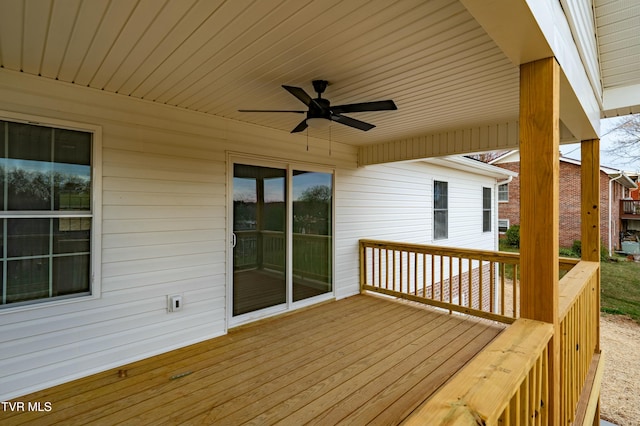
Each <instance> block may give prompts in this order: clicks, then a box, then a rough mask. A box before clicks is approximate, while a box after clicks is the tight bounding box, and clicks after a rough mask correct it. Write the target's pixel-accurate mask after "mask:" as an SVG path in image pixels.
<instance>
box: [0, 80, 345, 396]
mask: <svg viewBox="0 0 640 426" xmlns="http://www.w3.org/2000/svg"><path fill="white" fill-rule="evenodd" d="M0 110H5V111H11V112H14V113H22V114H31V115H35V116H40V117H42V118H43V122H45V121H46V118H52V119H59V120H68V121H73V122H78V123H89V124H93V125H99V126H101V127H102V152H101V153H100V154H99V161H101V164H102V188H103V192H102V198H103V200H102V201H103V204H102V219H103V222H102V224H103V227H102V253H101V255H102V292H101V297H100V298H98V299H93V300H80V299H76V300H73V301H71V302H66V303H63V304H40V305H32V306H31V307H27V308H10V309H0V347H1V350H0V383H2V384H1V385H0V398H2V400H6V399H7V398H11V397H13V396H17V395H20V394H24V393H27V392H29V391H32V390H35V389H38V388H42V387H46V386H49V385H52V384H56V383H60V382H62V381H66V380H69V379H71V378H75V377H80V376H83V375H86V374H88V373H92V372H97V371H101V370H105V369H108V368H111V367H115V366H117V365H121V364H123V363H125V362H128V361H132V360H136V359H140V358H143V357H146V356H149V355H152V354H156V353H160V352H163V351H166V350H168V349H171V348H176V347H180V346H184V345H187V344H189V343H193V342H197V341H201V340H205V339H207V338H211V337H213V336H217V335H220V334H223V333H224V332H225V331H226V325H225V318H226V313H225V308H226V302H225V300H226V279H227V273H226V271H227V269H226V255H227V254H226V248H227V244H226V235H227V233H226V227H227V217H226V216H227V210H226V207H225V202H226V201H225V200H226V173H227V165H226V152H227V151H233V152H239V153H246V154H251V155H258V156H269V157H282V158H286V159H288V160H292V161H298V162H314V163H321V164H329V165H333V166H337V167H345V165H346V166H350V167H353V168H355V167H356V163H357V161H356V160H357V155H356V149H355V148H352V147H348V146H345V145H340V144H336V143H334V144H333V145H332V147H331V156H329V146H328V143H326V142H324V141H318V140H314V139H310V140H309V151H307V140H306V137H304V136H300V135H290V134H288V133H282V132H277V131H272V130H270V129H265V128H260V127H257V126H249V125H243V124H242V123H238V122H231V121H227V120H222V119H216V118H215V117H211V116H207V115H204V114H199V113H194V112H187V111H181V110H178V109H175V108H170V107H165V106H162V105H156V104H151V103H149V102H142V101H139V100H135V99H128V98H125V97H122V96H117V95H112V94H108V93H103V92H100V91H97V90H93V89H85V88H79V87H75V86H70V85H67V84H63V83H55V82H52V81H48V80H45V79H41V78H35V77H30V76H27V75H23V74H19V73H13V72H8V71H5V70H0ZM293 119H295V120H297V117H293ZM170 294H182V295H183V302H184V303H183V305H184V308H183V310H182V311H181V312H176V313H167V311H166V297H167V295H170Z"/></svg>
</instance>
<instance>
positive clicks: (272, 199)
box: [231, 163, 333, 317]
mask: <svg viewBox="0 0 640 426" xmlns="http://www.w3.org/2000/svg"><path fill="white" fill-rule="evenodd" d="M232 197H233V212H232V223H233V235H232V245H233V258H232V262H233V282H232V294H231V298H232V303H231V305H232V316H233V317H239V316H242V315H245V314H250V313H252V312H257V311H264V310H268V309H269V308H274V307H275V308H276V309H278V308H281V309H282V310H284V309H287V308H290V307H292V306H295V304H296V303H301V302H302V301H304V300H307V299H310V298H313V297H319V296H322V295H326V294H327V293H331V292H332V291H333V283H332V280H333V265H332V260H333V242H332V235H333V220H332V212H333V174H332V173H331V172H316V171H305V170H298V169H294V168H289V167H282V168H278V167H267V166H261V165H250V164H239V163H236V164H233V181H232ZM258 316H259V315H258Z"/></svg>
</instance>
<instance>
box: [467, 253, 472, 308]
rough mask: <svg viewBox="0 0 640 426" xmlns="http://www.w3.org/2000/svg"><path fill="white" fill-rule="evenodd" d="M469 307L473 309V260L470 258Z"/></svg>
mask: <svg viewBox="0 0 640 426" xmlns="http://www.w3.org/2000/svg"><path fill="white" fill-rule="evenodd" d="M467 274H468V275H469V307H470V308H473V259H471V258H469V271H468V272H467Z"/></svg>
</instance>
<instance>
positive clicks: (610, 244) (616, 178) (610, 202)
mask: <svg viewBox="0 0 640 426" xmlns="http://www.w3.org/2000/svg"><path fill="white" fill-rule="evenodd" d="M622 176H624V173H622V172H620V174H619V175H618V177H615V178H612V179H609V257H611V256H613V244H612V242H613V241H612V240H613V238H612V236H611V225H612V223H611V216H612V215H611V208H612V206H613V203H612V198H613V182H615V181H617V180H618V179H620V178H621V177H622Z"/></svg>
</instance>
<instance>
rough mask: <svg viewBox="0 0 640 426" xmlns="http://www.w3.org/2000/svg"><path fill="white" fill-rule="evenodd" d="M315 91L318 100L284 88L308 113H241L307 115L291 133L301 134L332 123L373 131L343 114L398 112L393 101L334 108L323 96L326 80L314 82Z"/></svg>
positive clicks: (362, 122) (368, 125) (245, 110)
mask: <svg viewBox="0 0 640 426" xmlns="http://www.w3.org/2000/svg"><path fill="white" fill-rule="evenodd" d="M312 83H313V89H314V90H315V91H316V93H318V97H317V98H315V99H314V98H311V96H309V95H308V94H307V92H305V91H304V90H303V89H301V88H299V87H293V86H286V85H283V86H282V87H283V88H284V89H285V90H287V91H288V92H289V93H291V94H292V95H293V96H295V97H296V98H298V99H299V100H300V101H302V103H303V104H305V105H306V106H307V107H309V109H308V110H307V111H299V110H298V111H295V110H263V109H262V110H261V109H241V110H238V111H239V112H293V113H296V114H305V113H306V114H307V118H305V119H304V120H302V121H301V122H300V124H298V125H297V126H296V127H295V128H294V129H293V130H292V131H291V133H297V132H301V131H303V130H304V129H306V128H307V127H309V126H310V127H320V128H322V127H327V125H328V124H329V123H330V122H331V121H335V122H337V123H340V124H344V125H346V126H350V127H354V128H356V129H360V130H364V131H365V132H366V131H367V130H371V129H373V128H374V127H376V126H374V125H373V124H369V123H365V122H364V121H360V120H356V119H355V118H351V117H347V116H345V115H342V114H343V113H350V112H365V111H390V110H396V109H398V107H396V104H395V103H393V101H391V100H387V101H376V102H362V103H357V104H348V105H336V106H332V105H331V103H330V102H329V100H328V99H324V98H323V97H322V94H323V93H324V91H325V89H326V88H327V85H328V84H329V82H327V81H326V80H314V81H313V82H312Z"/></svg>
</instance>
